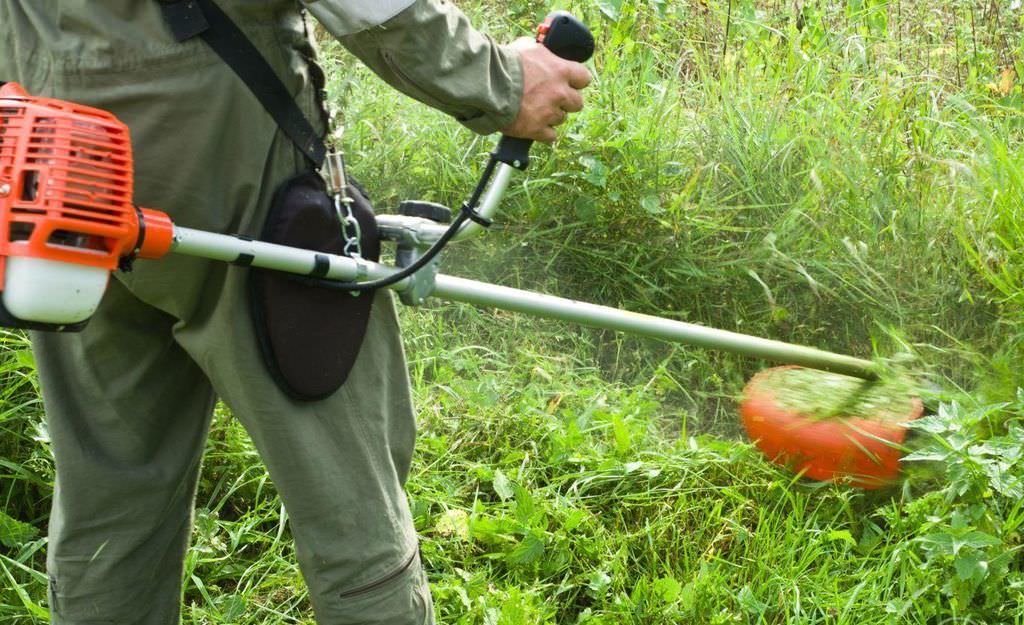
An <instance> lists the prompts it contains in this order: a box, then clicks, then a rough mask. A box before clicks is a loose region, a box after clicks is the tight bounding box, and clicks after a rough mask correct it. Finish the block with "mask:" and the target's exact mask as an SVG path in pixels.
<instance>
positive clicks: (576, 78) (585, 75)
mask: <svg viewBox="0 0 1024 625" xmlns="http://www.w3.org/2000/svg"><path fill="white" fill-rule="evenodd" d="M566 66H567V69H566V78H568V80H569V86H570V87H572V88H573V89H583V88H584V87H586V86H587V85H589V84H590V81H592V80H593V79H594V77H593V76H592V75H591V74H590V70H588V69H587V68H586V67H584V66H583V65H582V64H580V63H573V62H572V61H567V62H566Z"/></svg>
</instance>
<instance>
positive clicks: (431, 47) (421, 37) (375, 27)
mask: <svg viewBox="0 0 1024 625" xmlns="http://www.w3.org/2000/svg"><path fill="white" fill-rule="evenodd" d="M304 3H305V4H306V6H307V7H308V8H309V10H310V12H311V13H312V14H313V15H314V16H315V17H316V18H317V19H318V20H319V21H320V22H321V23H322V24H323V25H324V27H325V28H326V29H327V30H328V31H329V32H331V33H332V34H333V35H335V36H336V37H337V38H338V39H339V41H341V43H342V44H343V45H344V46H345V47H346V48H348V49H349V50H350V51H351V52H352V53H353V54H355V55H356V56H357V57H359V59H360V60H362V61H363V62H364V63H366V65H367V66H369V67H370V69H372V70H373V71H374V72H375V73H377V74H378V75H380V76H381V77H382V78H383V79H384V80H385V81H387V82H388V83H389V84H391V85H392V86H394V87H395V88H397V89H399V90H401V91H402V92H404V93H406V94H408V95H410V96H412V97H414V98H416V99H417V100H420V101H421V102H424V103H426V104H428V105H430V106H432V107H434V108H437V109H439V110H441V111H444V112H446V113H448V114H449V115H452V116H453V117H455V118H456V119H457V120H459V121H460V122H461V123H462V124H464V125H465V126H467V127H468V128H470V129H472V130H474V131H476V132H478V133H481V134H488V133H491V132H495V131H498V130H502V131H504V132H506V133H507V134H510V135H512V136H518V137H524V138H528V139H535V140H539V141H552V140H554V138H555V133H554V130H552V126H555V125H557V124H559V123H561V122H562V121H564V119H565V114H566V112H573V111H578V110H579V109H580V108H581V107H582V105H583V102H582V98H581V97H580V95H579V93H578V92H577V89H581V88H582V87H584V86H586V84H587V83H589V82H590V73H589V72H588V71H587V70H586V68H584V67H583V66H582V65H580V64H578V63H573V62H571V61H565V60H563V59H560V58H558V57H557V56H555V55H554V54H551V53H550V52H549V51H548V50H547V49H546V48H544V47H543V46H540V45H538V44H536V43H533V42H529V41H518V42H516V43H515V44H512V45H507V46H503V45H498V44H497V43H495V42H494V41H493V40H492V39H491V38H490V37H487V36H486V35H483V34H481V33H480V32H478V31H476V30H475V29H474V28H473V27H472V25H471V24H470V23H469V20H468V19H467V18H466V16H465V15H463V14H462V12H461V11H459V10H458V9H457V8H456V7H455V6H454V5H452V4H451V3H449V2H446V1H445V0H369V1H368V0H358V1H352V0H312V1H308V0H304Z"/></svg>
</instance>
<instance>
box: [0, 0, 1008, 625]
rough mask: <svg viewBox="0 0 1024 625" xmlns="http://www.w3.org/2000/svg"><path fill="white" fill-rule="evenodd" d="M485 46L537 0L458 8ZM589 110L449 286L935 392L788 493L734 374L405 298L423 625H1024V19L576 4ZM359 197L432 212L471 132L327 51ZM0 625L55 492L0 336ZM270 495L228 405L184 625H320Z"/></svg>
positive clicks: (466, 181) (742, 1)
mask: <svg viewBox="0 0 1024 625" xmlns="http://www.w3.org/2000/svg"><path fill="white" fill-rule="evenodd" d="M461 4H462V6H463V8H464V9H465V10H467V11H468V12H469V13H471V14H472V15H473V16H474V19H475V20H476V22H477V23H479V24H482V25H483V26H484V27H486V28H487V29H488V30H489V31H490V32H492V33H494V34H495V36H496V37H499V38H500V37H506V38H507V37H511V36H514V35H517V34H521V33H525V32H528V31H529V30H530V29H531V25H532V24H534V23H536V22H537V21H538V19H539V18H540V17H542V16H543V15H544V13H545V12H546V11H547V9H548V6H547V5H544V4H540V3H537V2H529V1H526V0H516V1H514V2H511V3H500V4H499V3H495V2H491V1H490V0H472V1H469V0H466V1H464V2H463V3H461ZM564 8H568V9H570V10H572V11H574V12H575V13H577V14H578V15H581V16H582V17H583V18H584V19H585V20H586V21H587V22H588V23H589V24H590V25H591V26H592V27H593V29H594V31H595V34H596V35H597V40H598V52H597V54H596V57H595V59H594V61H593V63H592V66H593V68H594V70H595V75H596V82H595V85H594V86H593V87H592V88H591V89H590V90H589V91H588V106H587V108H586V109H585V110H584V112H582V113H581V114H579V115H575V116H573V117H572V119H571V120H570V122H569V123H568V124H567V125H566V126H565V127H563V128H564V133H563V139H562V140H561V141H560V142H559V143H558V144H556V145H555V146H554V147H553V148H546V147H538V148H535V155H536V157H537V158H536V159H535V162H534V164H533V165H532V166H531V169H530V172H529V174H528V175H526V176H520V177H518V178H516V182H515V183H514V186H513V189H512V190H511V192H510V194H509V197H508V200H507V201H506V204H505V210H504V212H503V216H502V220H501V222H500V223H499V224H498V225H497V226H496V227H495V228H494V230H495V232H493V233H492V234H490V235H489V236H487V237H486V238H483V239H481V240H479V241H476V242H473V243H467V244H459V247H458V249H457V250H452V251H451V252H449V253H448V255H447V258H446V261H445V271H446V272H448V273H456V274H460V275H465V276H467V277H473V278H478V279H487V280H492V281H496V282H500V283H503V284H508V285H512V286H520V287H526V288H531V289H538V290H544V291H549V292H556V293H560V294H565V295H571V296H575V297H580V298H585V299H589V300H592V301H598V302H600V303H604V304H611V305H621V306H625V307H627V308H630V309H634V310H638V311H643V312H650V313H655V314H659V315H665V316H669V317H673V318H678V319H685V320H687V321H691V322H696V323H702V324H707V325H711V326H715V327H721V328H726V329H732V330H739V331H742V332H746V333H750V334H757V335H763V336H769V337H772V338H777V339H781V340H786V341H795V342H802V343H808V344H813V345H815V346H818V347H822V348H826V349H831V350H834V351H839V352H844V353H851V354H854V355H859V356H863V357H875V358H884V359H893V358H895V359H896V360H898V361H899V362H900V364H901V366H902V367H908V368H911V369H914V370H916V371H920V372H921V373H922V377H924V378H925V379H926V380H928V381H930V382H931V384H932V386H933V387H934V388H935V389H936V390H935V391H934V392H933V393H931V394H930V396H929V397H926V398H925V399H926V400H928V403H929V404H930V405H931V407H932V410H931V414H929V415H928V416H926V417H925V418H923V419H921V420H919V421H917V422H916V423H915V424H914V425H913V430H914V436H913V438H914V440H913V441H912V443H911V445H912V447H913V452H912V453H911V454H910V455H909V456H908V457H907V458H906V463H905V465H906V469H907V470H906V478H905V479H904V480H903V481H902V482H901V483H900V484H898V485H895V486H893V487H892V488H889V489H885V490H880V491H873V492H869V491H860V490H854V489H851V488H848V487H845V486H843V485H833V484H820V483H813V482H808V481H805V480H802V479H800V478H799V477H797V476H794V475H792V474H790V473H788V472H786V471H785V470H784V469H782V468H779V467H776V466H774V465H772V464H770V463H768V462H766V461H765V460H764V459H763V458H761V456H760V455H759V454H758V453H757V452H756V450H755V449H754V448H753V447H752V446H750V445H749V444H748V443H747V442H745V439H743V437H742V436H741V435H740V433H739V431H738V426H737V425H736V422H737V421H736V416H735V397H736V396H737V395H738V394H739V392H740V389H741V388H742V385H743V383H744V381H745V380H746V379H748V378H749V377H750V375H751V374H752V373H753V372H754V371H756V370H757V369H759V368H761V367H763V366H764V363H761V362H750V361H745V360H743V359H741V358H739V357H735V356H729V355H722V354H716V353H709V352H706V351H702V350H697V349H693V348H688V347H685V346H669V345H664V344H659V343H656V342H653V341H647V340H642V339H634V338H628V337H620V336H614V335H611V334H609V333H605V332H600V331H587V330H580V329H578V328H574V327H570V326H566V325H563V324H559V323H552V322H542V321H538V320H534V319H529V318H525V317H522V316H518V315H513V314H509V313H503V312H500V311H481V310H477V309H473V308H470V307H466V306H461V305H451V304H435V305H433V306H429V307H427V308H423V309H405V310H403V313H402V315H403V321H404V326H405V339H406V347H407V350H408V355H409V368H410V375H411V377H412V380H413V385H414V392H415V398H416V404H417V406H418V409H419V416H420V429H421V433H420V437H419V443H418V450H417V459H416V464H415V466H414V475H413V477H412V479H411V480H410V484H409V492H410V499H411V503H412V508H413V511H414V515H415V521H416V526H417V529H418V530H419V532H420V534H421V536H422V545H423V555H424V560H425V564H426V567H427V570H428V574H429V576H430V580H431V584H432V589H433V593H434V597H435V603H436V609H437V613H438V619H439V622H441V623H453V624H467V625H468V624H484V625H528V624H529V625H534V624H538V623H558V624H566V625H568V624H578V625H582V624H585V623H586V624H613V623H614V624H616V625H618V624H630V623H635V624H638V625H639V624H643V625H648V624H651V625H658V624H669V623H716V624H718V623H720V624H724V623H765V624H775V623H794V624H808V625H809V624H826V623H827V624H858V625H860V624H879V625H880V624H896V623H918V624H929V625H933V624H934V625H937V624H940V623H942V624H946V623H961V624H965V625H966V624H991V625H996V624H1011V623H1013V624H1024V566H1022V561H1024V560H1022V555H1021V553H1020V551H1021V545H1022V531H1024V527H1022V524H1024V483H1022V479H1024V391H1021V390H1020V387H1021V386H1022V382H1021V380H1022V379H1024V376H1022V367H1021V365H1020V362H1021V358H1022V356H1024V328H1022V325H1021V319H1022V316H1021V315H1022V313H1024V255H1022V249H1024V157H1022V156H1021V155H1020V147H1021V143H1022V140H1024V133H1022V124H1024V111H1022V108H1024V93H1022V88H1021V86H1020V84H1019V83H1018V79H1017V77H1018V76H1019V75H1020V74H1021V70H1022V69H1024V66H1022V60H1021V59H1022V58H1024V37H1022V35H1021V33H1022V9H1021V6H1020V3H1019V2H1016V1H1011V0H996V1H991V2H990V1H989V0H985V1H984V2H982V1H980V0H978V1H976V0H955V1H953V2H936V1H934V0H922V1H918V2H914V1H911V0H890V1H887V2H882V1H880V0H844V1H843V2H824V1H823V0H806V1H800V2H792V3H791V2H767V1H765V2H751V1H749V0H732V1H728V0H693V1H667V0H666V1H661V0H594V1H593V2H585V1H584V0H570V2H568V3H567V4H566V5H564ZM322 62H323V63H324V65H325V66H326V67H327V69H328V75H329V76H330V80H331V83H330V85H329V87H330V92H331V98H332V104H333V105H334V106H336V107H338V108H344V110H345V120H346V122H347V123H346V126H347V134H346V137H345V145H346V146H347V150H348V156H349V161H350V163H351V165H352V168H353V170H354V171H355V173H356V174H357V176H358V177H359V178H360V179H362V180H363V182H364V183H366V185H367V186H369V187H370V189H371V193H372V195H373V197H374V200H375V201H376V204H377V206H378V207H379V208H380V209H384V210H386V209H387V208H388V207H393V206H395V205H396V204H397V200H399V199H403V198H407V197H421V198H425V199H430V200H435V201H440V202H444V203H447V204H449V205H454V206H457V205H458V203H459V202H461V201H462V200H464V199H465V196H466V195H467V193H468V191H469V190H470V189H471V188H472V184H473V182H474V181H475V178H476V176H477V175H479V172H480V166H481V164H482V162H483V158H482V157H483V155H484V154H485V153H486V152H487V151H488V150H489V149H490V148H491V145H492V144H491V140H490V139H481V138H474V137H472V136H470V135H469V134H468V133H467V132H466V131H464V130H463V129H461V127H459V126H458V125H457V124H455V123H454V122H451V121H450V120H447V119H445V118H443V117H442V116H441V115H440V114H437V113H434V112H432V111H429V110H426V109H425V108H423V107H421V106H420V105H417V104H414V103H412V102H411V101H409V100H407V99H405V98H402V97H401V96H398V95H396V94H394V93H393V92H392V91H390V90H389V89H388V88H387V87H385V86H384V85H383V84H382V83H380V82H379V81H378V80H377V79H375V78H373V77H371V76H370V75H369V74H368V73H367V72H366V71H365V70H363V69H360V68H358V67H356V66H355V65H354V64H353V62H352V60H351V59H350V58H349V57H348V56H346V55H345V53H344V52H343V51H342V50H341V49H340V48H339V47H338V46H337V45H336V44H332V43H330V42H326V41H325V42H324V43H323V55H322ZM0 377H2V380H0V579H2V580H4V581H3V582H0V622H5V623H6V622H10V623H40V622H45V621H46V620H47V616H46V609H45V605H46V577H45V574H44V573H43V570H44V563H43V560H44V557H45V549H46V545H45V539H44V538H43V536H44V534H45V531H44V530H45V524H46V517H47V509H48V503H49V497H50V493H51V487H52V481H53V467H52V461H51V459H50V456H49V453H48V448H47V434H46V428H45V425H44V421H43V418H42V414H43V411H42V406H41V404H40V399H39V389H38V387H37V383H36V381H35V377H34V372H33V362H32V357H31V352H30V351H29V347H28V343H27V340H26V339H25V338H24V337H23V336H22V335H20V334H18V333H14V332H5V333H2V334H0ZM287 521H288V519H287V511H286V510H285V509H284V508H283V507H282V506H281V503H280V500H279V499H278V498H277V495H276V492H275V490H274V488H273V485H272V483H271V482H270V480H269V478H268V477H267V475H266V472H265V470H264V468H263V467H262V465H261V464H260V463H259V460H258V456H257V455H256V453H255V451H254V449H253V448H252V444H251V442H250V441H249V440H248V438H247V437H246V435H245V433H244V431H243V430H242V428H241V427H240V426H239V425H238V424H237V422H235V421H234V420H233V419H232V418H231V415H230V413H229V412H228V411H227V409H225V408H223V407H220V408H218V413H217V415H216V418H215V420H214V426H213V431H212V434H211V438H210V442H209V446H208V449H207V455H206V461H205V466H204V472H203V476H202V482H201V484H200V489H199V497H198V500H197V511H196V523H195V531H194V536H193V548H192V549H191V551H190V552H189V556H188V560H187V562H186V571H185V588H184V590H183V597H182V598H183V602H184V605H185V611H184V620H185V622H187V623H203V624H207V623H210V624H212V623H232V624H236V623H237V624H242V623H312V612H311V609H310V606H309V602H308V599H307V596H306V591H305V588H304V585H303V583H302V581H301V577H300V574H299V572H298V570H297V568H296V566H295V564H294V557H293V553H292V548H291V543H290V539H289V529H288V522H287Z"/></svg>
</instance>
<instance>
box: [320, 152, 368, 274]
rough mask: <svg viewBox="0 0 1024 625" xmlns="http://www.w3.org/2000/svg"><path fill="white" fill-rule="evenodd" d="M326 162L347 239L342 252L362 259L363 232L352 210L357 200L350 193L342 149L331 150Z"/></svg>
mask: <svg viewBox="0 0 1024 625" xmlns="http://www.w3.org/2000/svg"><path fill="white" fill-rule="evenodd" d="M325 164H326V167H325V169H326V171H325V174H326V176H325V178H326V182H327V187H328V191H329V192H330V193H331V194H332V195H333V196H334V212H335V213H337V215H338V222H339V223H340V224H341V236H342V237H343V238H344V239H345V247H344V248H343V251H342V253H343V254H344V255H345V256H348V257H349V258H360V259H361V258H362V257H363V245H362V238H363V233H362V229H361V228H360V226H359V220H358V219H356V216H355V214H354V213H353V212H352V203H353V202H354V201H355V200H353V199H352V197H351V196H350V195H349V193H348V191H349V182H348V176H346V175H345V159H344V156H343V155H342V152H341V150H338V149H334V150H331V152H330V153H329V154H328V155H327V159H326V161H325Z"/></svg>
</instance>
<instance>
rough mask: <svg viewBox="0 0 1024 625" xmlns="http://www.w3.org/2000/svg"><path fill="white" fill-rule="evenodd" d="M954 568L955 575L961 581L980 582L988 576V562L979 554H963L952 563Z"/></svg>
mask: <svg viewBox="0 0 1024 625" xmlns="http://www.w3.org/2000/svg"><path fill="white" fill-rule="evenodd" d="M953 567H954V568H956V575H957V577H959V578H960V579H962V580H969V579H971V580H974V581H976V582H980V581H981V580H983V579H985V575H986V574H988V562H986V561H985V560H983V559H982V557H981V556H980V555H979V554H976V553H969V554H964V555H961V556H959V557H957V559H956V560H955V561H954V562H953Z"/></svg>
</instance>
